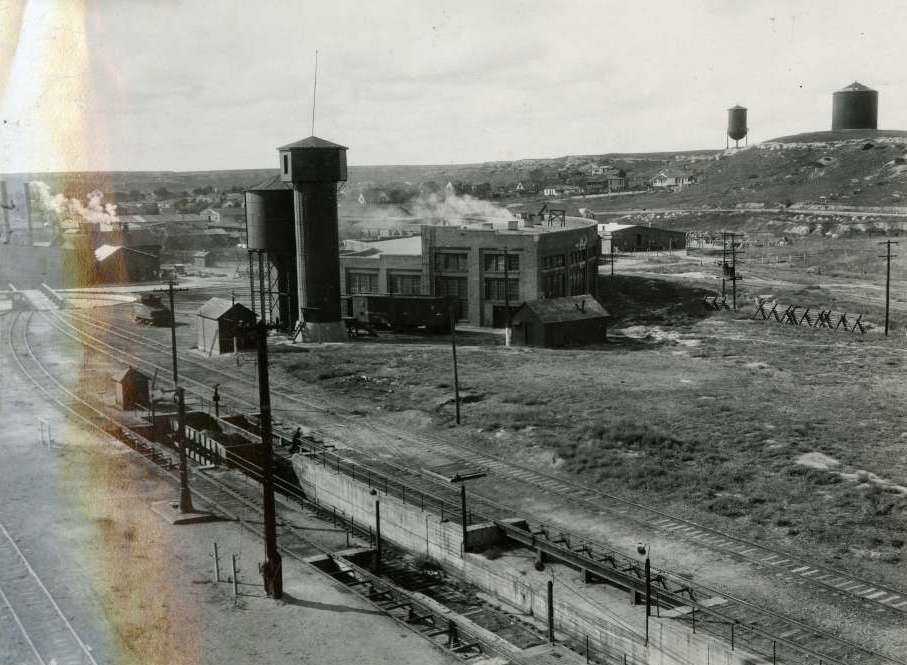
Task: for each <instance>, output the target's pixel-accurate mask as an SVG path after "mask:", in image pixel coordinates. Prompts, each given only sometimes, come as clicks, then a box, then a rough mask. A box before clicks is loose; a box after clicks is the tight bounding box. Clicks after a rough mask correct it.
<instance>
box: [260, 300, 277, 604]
mask: <svg viewBox="0 0 907 665" xmlns="http://www.w3.org/2000/svg"><path fill="white" fill-rule="evenodd" d="M257 333H258V409H259V411H260V412H261V415H260V416H259V429H260V430H261V449H262V462H261V482H262V497H263V501H264V509H265V561H264V563H263V564H262V566H261V574H262V577H263V578H264V583H265V592H266V593H267V594H268V595H269V596H271V597H272V598H280V597H281V596H283V566H282V563H281V560H280V552H278V551H277V519H276V514H275V510H274V478H273V474H272V470H271V464H272V460H271V388H270V380H269V378H268V330H267V328H266V327H265V322H264V318H263V317H262V318H260V319H259V320H258V327H257Z"/></svg>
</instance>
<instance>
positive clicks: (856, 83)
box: [838, 81, 875, 92]
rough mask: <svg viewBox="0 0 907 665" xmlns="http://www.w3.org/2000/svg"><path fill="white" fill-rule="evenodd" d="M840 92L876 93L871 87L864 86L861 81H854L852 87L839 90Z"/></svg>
mask: <svg viewBox="0 0 907 665" xmlns="http://www.w3.org/2000/svg"><path fill="white" fill-rule="evenodd" d="M838 92H875V90H873V89H872V88H870V87H869V86H866V85H863V84H862V83H860V82H859V81H854V82H853V83H851V84H850V85H848V86H845V87H843V88H841V89H840V90H838Z"/></svg>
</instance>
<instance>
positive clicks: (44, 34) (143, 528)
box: [0, 0, 203, 665]
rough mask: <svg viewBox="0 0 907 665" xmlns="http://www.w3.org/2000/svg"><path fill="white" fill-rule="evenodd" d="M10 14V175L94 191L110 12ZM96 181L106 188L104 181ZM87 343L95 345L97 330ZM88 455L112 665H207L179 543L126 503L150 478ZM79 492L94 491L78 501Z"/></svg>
mask: <svg viewBox="0 0 907 665" xmlns="http://www.w3.org/2000/svg"><path fill="white" fill-rule="evenodd" d="M2 7H3V12H2V15H0V118H2V121H3V122H2V127H0V129H2V133H0V173H23V172H28V173H42V172H56V173H62V172H65V173H66V175H65V176H64V177H63V180H62V182H63V190H64V191H65V190H67V189H69V188H70V187H71V188H72V189H74V190H76V191H78V189H79V187H80V185H82V184H83V183H82V179H81V178H80V177H79V174H78V173H77V172H78V171H79V170H80V169H83V170H84V169H85V168H86V165H87V164H92V165H104V164H109V163H110V159H109V156H110V152H109V148H110V146H109V145H108V142H107V136H106V132H105V128H104V127H103V126H102V125H101V124H100V121H99V120H98V119H97V118H98V117H101V114H93V113H92V111H93V110H96V109H97V105H99V104H106V103H108V102H109V101H111V100H109V99H107V100H105V99H98V98H97V97H96V96H95V95H94V94H93V91H94V90H95V89H96V86H95V82H96V81H98V80H99V79H100V78H101V77H104V78H105V79H106V81H105V82H106V83H107V86H106V87H107V89H110V88H113V89H116V85H115V83H116V75H117V74H116V70H117V67H116V64H117V63H114V62H99V61H98V60H97V59H94V58H93V57H92V44H91V39H90V38H89V37H90V36H91V35H94V37H93V38H95V39H99V38H100V37H98V35H101V34H103V31H104V29H107V30H110V29H115V25H110V24H109V23H108V24H107V25H106V26H105V25H101V22H102V21H103V16H102V15H101V13H100V11H99V8H97V7H91V6H90V3H86V2H85V1H84V0H40V1H34V0H32V1H30V2H25V1H23V0H8V1H7V2H4V3H3V5H2ZM121 18H122V17H121ZM94 168H98V167H97V166H95V167H94ZM102 168H103V167H102ZM93 178H94V181H95V186H97V185H98V183H97V174H94V176H93ZM109 184H110V183H109V179H108V181H107V182H105V183H104V185H105V186H104V190H105V191H110V190H111V187H109V186H107V185H109ZM39 194H40V193H39ZM63 203H66V202H65V201H64V202H63ZM89 265H93V254H91V251H90V250H89V254H79V253H78V252H76V253H75V254H74V257H73V258H72V259H71V260H68V261H67V262H66V263H65V274H64V284H63V286H64V288H72V287H86V286H92V285H93V276H92V274H91V271H90V270H89V269H88V266H89ZM81 334H82V335H83V341H84V339H85V337H84V336H85V335H86V334H87V331H84V330H83V331H82V333H81ZM92 334H94V335H97V334H98V333H97V332H96V331H92ZM59 347H60V349H61V352H62V354H63V355H65V356H66V357H68V358H71V359H81V358H82V357H83V354H85V353H87V350H86V349H85V348H84V346H83V344H81V343H79V342H75V341H72V340H70V339H68V338H65V337H63V336H62V335H61V339H60V341H59ZM71 367H82V368H83V369H81V370H80V369H74V370H72V373H73V375H71V376H67V377H65V379H66V381H67V383H69V385H70V386H74V387H75V388H76V389H78V388H79V387H82V388H86V387H88V385H89V382H90V381H89V377H88V376H87V371H86V370H85V369H84V366H83V365H82V364H81V363H72V364H71ZM83 436H84V433H83V430H81V429H79V428H76V427H74V426H72V425H70V426H69V427H68V431H67V432H61V433H59V434H58V438H65V439H68V440H70V441H75V440H77V439H79V438H80V437H83ZM83 452H84V454H82V453H80V454H78V455H73V456H71V457H70V456H67V458H66V460H65V461H64V462H63V469H62V472H61V474H60V475H59V476H58V477H59V482H60V485H61V487H60V488H58V489H59V496H60V502H61V504H64V505H60V507H59V509H60V511H61V512H69V513H71V514H73V515H74V516H75V517H76V518H81V519H80V521H84V522H86V523H88V524H89V525H90V528H91V529H93V531H94V533H93V534H92V536H93V537H92V538H91V540H92V541H93V545H92V546H91V547H89V548H87V549H88V551H86V552H78V553H75V554H74V556H75V558H77V559H81V560H84V561H87V562H89V565H90V566H91V569H90V570H86V571H84V573H85V574H87V575H88V576H89V577H91V585H92V586H93V588H94V590H95V591H96V592H97V593H98V594H99V595H100V596H101V597H102V598H103V602H104V613H105V615H106V616H105V617H102V620H104V619H106V622H107V624H108V625H109V626H110V634H111V639H110V642H111V643H112V644H113V645H114V647H113V648H114V653H112V654H110V657H109V661H110V662H118V663H135V664H137V665H138V664H141V665H147V664H151V663H155V664H157V663H160V664H162V665H163V664H165V663H166V664H168V665H174V664H178V665H190V664H193V663H198V662H201V661H202V647H201V642H202V641H203V638H202V637H200V636H199V629H200V625H199V624H200V622H199V621H198V620H197V619H198V609H197V608H196V607H194V606H193V604H192V601H191V600H188V599H186V594H185V589H184V588H182V589H181V588H177V585H178V584H183V583H184V582H177V579H178V578H179V576H178V575H175V574H174V571H175V570H176V569H178V564H177V563H176V562H174V561H173V560H172V553H171V552H172V548H171V547H170V545H171V543H172V542H174V540H175V532H174V531H173V529H170V528H165V526H164V525H163V523H162V522H161V520H160V518H158V517H157V516H155V515H154V514H153V513H151V511H150V510H139V511H136V510H135V509H134V506H135V505H137V504H136V502H135V501H132V502H131V503H130V502H128V501H121V500H117V499H116V498H115V497H118V496H119V497H123V496H130V495H131V496H136V495H139V496H140V495H141V493H142V488H141V487H138V486H137V485H138V481H137V480H135V479H136V478H138V477H140V476H141V474H137V473H135V472H134V470H133V472H131V473H126V472H124V465H123V463H122V460H120V459H117V458H116V457H112V456H111V455H109V454H106V453H104V452H102V451H99V450H98V449H96V448H94V447H91V446H86V448H85V451H83ZM70 481H77V482H70ZM72 487H87V488H90V489H87V490H79V491H78V492H75V493H74V492H73V491H72V489H71V488H72ZM99 515H103V516H104V517H99ZM58 536H59V534H57V535H55V536H54V537H55V538H56V537H58ZM64 540H65V539H64Z"/></svg>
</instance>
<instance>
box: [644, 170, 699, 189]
mask: <svg viewBox="0 0 907 665" xmlns="http://www.w3.org/2000/svg"><path fill="white" fill-rule="evenodd" d="M695 182H696V176H694V175H693V174H692V173H686V172H684V171H675V170H673V169H666V170H664V171H660V172H659V173H658V175H656V176H655V177H654V178H652V180H651V183H652V186H653V187H656V188H659V189H681V188H683V187H686V186H687V185H692V184H693V183H695Z"/></svg>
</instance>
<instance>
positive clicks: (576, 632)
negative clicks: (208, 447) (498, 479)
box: [293, 455, 764, 665]
mask: <svg viewBox="0 0 907 665" xmlns="http://www.w3.org/2000/svg"><path fill="white" fill-rule="evenodd" d="M293 466H294V469H295V471H296V475H297V477H298V479H299V482H300V484H301V485H302V487H303V489H304V490H305V492H306V494H307V495H308V496H309V498H311V499H313V500H314V499H317V501H318V502H319V503H320V504H322V505H325V506H327V507H332V508H336V510H337V511H338V513H343V514H344V515H347V516H349V517H351V518H352V519H353V520H355V521H356V522H358V523H360V524H364V525H374V524H375V501H376V500H379V501H380V504H381V536H382V539H385V540H386V541H388V542H391V543H393V544H394V545H396V546H398V547H401V548H403V549H406V550H408V551H410V552H412V553H414V554H421V555H425V556H428V557H430V558H431V559H433V560H435V561H437V562H438V563H439V564H440V565H441V566H442V567H443V568H444V569H445V570H447V571H448V572H449V573H451V574H452V575H454V576H456V577H460V578H462V579H467V580H468V581H469V582H470V583H471V584H473V585H475V586H476V587H478V588H480V589H482V590H483V591H485V592H486V593H489V594H491V595H493V596H495V597H497V598H499V599H500V600H502V601H504V602H506V603H508V604H510V605H512V606H514V607H517V608H519V609H521V610H523V611H524V612H526V613H529V614H533V615H534V616H536V617H541V618H544V617H546V616H547V611H548V607H547V605H548V599H547V582H548V580H549V579H551V578H552V574H553V571H552V570H546V571H545V572H538V571H535V570H530V571H528V572H527V571H523V573H522V574H518V573H517V571H516V570H515V569H514V568H513V567H512V566H508V558H511V559H512V558H513V557H507V556H503V557H501V559H499V560H489V559H487V558H485V557H484V556H482V555H479V554H473V553H471V552H465V553H464V552H463V547H462V543H463V530H462V526H461V525H460V523H459V522H458V521H456V518H454V521H443V522H442V521H441V519H440V517H439V516H438V515H435V514H433V513H429V512H425V511H422V510H420V509H419V507H418V506H412V505H409V504H406V503H404V502H402V501H401V500H400V499H398V498H397V497H394V496H389V495H386V494H384V493H383V492H382V491H380V490H375V489H374V488H370V487H368V486H367V485H366V484H365V483H362V482H360V481H357V480H354V479H353V478H351V477H350V476H347V475H344V474H342V473H338V471H337V470H336V469H334V468H331V467H330V466H328V467H325V466H324V465H322V464H321V463H320V462H319V461H317V460H313V459H312V458H311V457H308V456H305V455H296V456H295V457H294V458H293ZM373 492H374V493H373ZM469 531H470V532H474V533H475V538H476V541H472V540H471V541H470V549H474V548H475V546H476V545H477V544H478V542H477V541H482V542H481V544H482V545H488V544H490V543H491V541H492V540H493V538H492V533H493V529H490V528H488V527H487V526H484V525H476V526H473V527H470V528H469ZM522 562H523V563H525V557H523V559H522ZM511 563H513V562H512V561H511ZM549 568H550V569H553V567H551V566H549ZM566 584H568V582H567V581H566V580H564V579H561V577H557V578H555V602H554V607H555V627H556V629H558V630H562V631H564V632H567V633H569V634H571V635H573V636H583V635H587V636H588V637H589V641H590V644H591V645H592V650H593V653H596V652H597V653H599V654H601V653H606V654H609V655H611V656H612V657H615V658H620V657H621V656H622V655H623V654H626V656H627V662H628V663H630V664H632V665H689V664H690V663H703V664H706V663H708V664H709V665H753V664H756V663H762V662H764V661H762V660H761V659H759V658H757V657H755V656H753V655H751V654H748V653H746V652H742V651H740V650H739V649H738V650H736V651H731V650H730V647H729V645H727V644H725V643H723V642H721V641H719V640H716V639H712V638H710V637H708V636H705V635H702V634H694V633H693V632H692V631H691V630H690V629H688V628H686V627H684V626H682V625H679V624H677V623H676V622H673V621H671V620H668V619H659V618H656V617H652V618H651V619H650V624H649V625H650V629H649V630H650V632H649V644H648V646H647V645H645V644H644V640H643V638H642V632H643V624H642V620H643V616H644V615H643V614H642V612H640V613H639V618H638V619H634V626H633V627H632V628H631V627H629V626H625V625H621V624H620V623H618V622H617V621H616V620H615V619H614V618H613V617H608V616H606V615H605V614H604V613H602V612H600V611H597V609H596V607H595V606H594V605H592V604H591V603H590V602H589V601H588V600H583V599H582V598H580V596H579V595H576V594H571V593H569V591H568V589H567V588H565V586H564V585H566ZM636 623H638V624H639V625H638V626H637V625H635V624H636Z"/></svg>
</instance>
